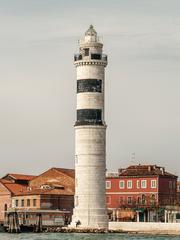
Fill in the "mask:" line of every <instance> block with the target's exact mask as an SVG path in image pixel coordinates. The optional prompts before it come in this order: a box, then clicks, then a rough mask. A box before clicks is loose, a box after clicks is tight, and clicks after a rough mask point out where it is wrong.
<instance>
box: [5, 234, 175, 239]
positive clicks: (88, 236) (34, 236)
mask: <svg viewBox="0 0 180 240" xmlns="http://www.w3.org/2000/svg"><path fill="white" fill-rule="evenodd" d="M169 239H172V240H180V236H147V235H129V234H118V233H113V234H85V233H83V234H79V233H71V234H69V233H38V234H35V233H33V234H32V233H21V234H9V233H0V240H169Z"/></svg>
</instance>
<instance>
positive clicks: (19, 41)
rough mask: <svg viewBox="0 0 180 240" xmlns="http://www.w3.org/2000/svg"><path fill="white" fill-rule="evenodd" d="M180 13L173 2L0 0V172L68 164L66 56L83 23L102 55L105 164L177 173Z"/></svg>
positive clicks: (69, 58)
mask: <svg viewBox="0 0 180 240" xmlns="http://www.w3.org/2000/svg"><path fill="white" fill-rule="evenodd" d="M179 13H180V1H179V0H111V1H109V0H101V1H100V0H99V1H97V0H91V1H85V0H76V1H74V0H66V1H65V0H30V1H25V0H0V163H1V167H0V176H3V175H5V174H6V173H11V172H14V173H26V174H40V173H41V172H43V171H45V170H47V169H48V168H50V167H66V168H74V128H73V125H74V122H75V117H76V70H75V67H74V65H73V55H74V53H77V52H78V39H80V38H81V37H82V36H83V35H84V33H85V31H86V30H87V29H88V27H89V25H90V24H93V25H94V28H95V29H96V31H97V32H98V34H99V35H100V36H102V37H103V42H104V53H106V54H108V59H109V62H108V66H107V68H106V80H105V81H106V83H105V86H106V93H105V94H106V99H105V107H106V110H105V112H106V116H105V119H106V123H107V125H108V128H107V169H108V171H117V169H118V168H121V167H127V166H128V165H130V164H157V165H160V166H164V167H165V168H166V170H167V171H169V172H172V173H174V174H177V175H180V107H179V103H180V90H179V89H180V14H179ZM134 153H135V154H134Z"/></svg>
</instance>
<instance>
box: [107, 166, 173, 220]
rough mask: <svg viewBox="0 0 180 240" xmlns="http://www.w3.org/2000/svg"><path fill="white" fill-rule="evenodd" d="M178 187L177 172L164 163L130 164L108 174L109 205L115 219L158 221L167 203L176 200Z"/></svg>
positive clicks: (169, 203)
mask: <svg viewBox="0 0 180 240" xmlns="http://www.w3.org/2000/svg"><path fill="white" fill-rule="evenodd" d="M176 188H177V176H175V175H173V174H171V173H168V172H166V171H165V169H164V168H162V167H159V166H156V165H134V166H129V167H127V168H126V169H119V172H118V173H116V174H111V175H107V178H106V201H107V206H108V209H111V210H112V212H113V218H114V219H118V220H123V219H125V218H127V219H126V220H134V221H158V220H160V219H158V216H159V218H160V216H161V211H162V210H163V208H164V207H165V206H167V205H175V204H176ZM120 210H121V211H120ZM161 218H162V216H161ZM161 220H163V219H161Z"/></svg>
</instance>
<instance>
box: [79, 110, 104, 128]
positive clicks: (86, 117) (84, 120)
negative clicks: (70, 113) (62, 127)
mask: <svg viewBox="0 0 180 240" xmlns="http://www.w3.org/2000/svg"><path fill="white" fill-rule="evenodd" d="M82 125H103V122H102V110H101V109H78V110H77V121H76V123H75V126H82Z"/></svg>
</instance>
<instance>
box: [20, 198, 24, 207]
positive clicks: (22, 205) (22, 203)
mask: <svg viewBox="0 0 180 240" xmlns="http://www.w3.org/2000/svg"><path fill="white" fill-rule="evenodd" d="M21 207H24V199H22V200H21Z"/></svg>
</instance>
